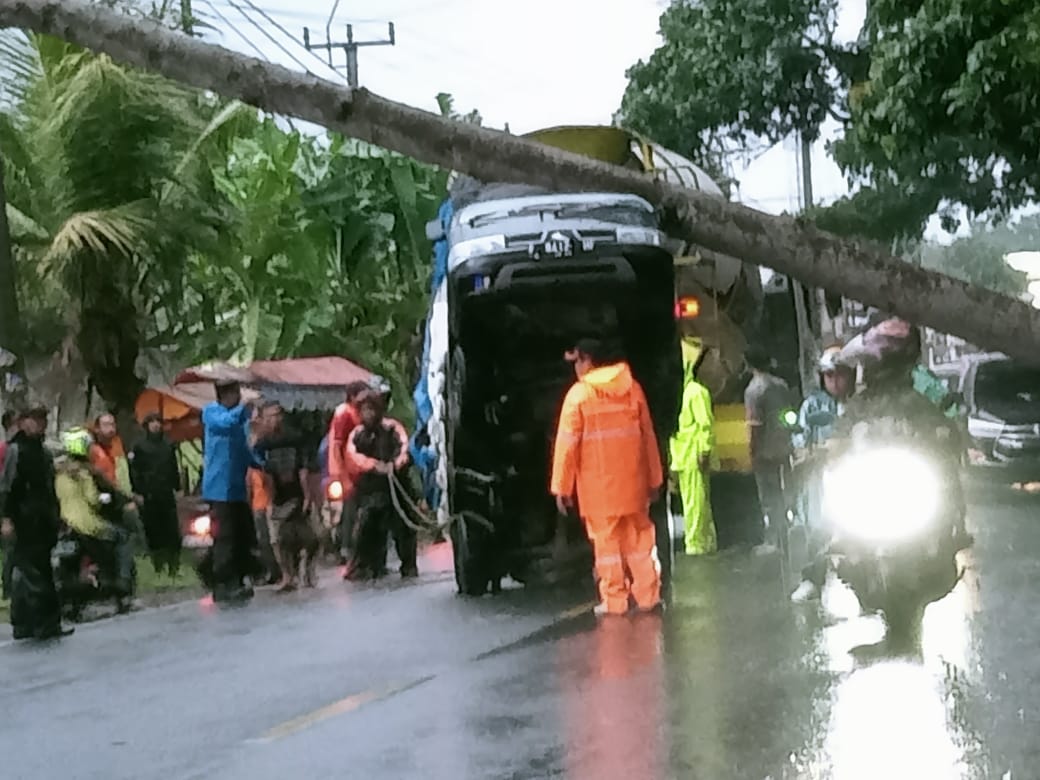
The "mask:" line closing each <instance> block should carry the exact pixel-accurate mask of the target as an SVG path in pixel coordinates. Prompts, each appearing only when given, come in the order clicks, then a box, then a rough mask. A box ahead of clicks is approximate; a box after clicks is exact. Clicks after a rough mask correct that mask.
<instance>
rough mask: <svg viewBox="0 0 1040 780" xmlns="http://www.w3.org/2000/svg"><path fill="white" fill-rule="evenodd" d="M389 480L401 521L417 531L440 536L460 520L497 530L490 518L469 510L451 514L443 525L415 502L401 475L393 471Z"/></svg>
mask: <svg viewBox="0 0 1040 780" xmlns="http://www.w3.org/2000/svg"><path fill="white" fill-rule="evenodd" d="M473 474H474V475H477V476H480V477H484V478H485V479H493V478H491V477H486V476H485V475H482V474H477V473H476V472H473ZM387 480H388V482H389V484H390V500H391V502H392V503H393V506H394V510H395V511H396V512H397V514H398V516H399V517H400V518H401V521H402V522H403V523H404V524H405V525H406V526H408V528H410V529H411V530H413V531H415V532H416V533H420V532H424V531H425V532H426V533H430V534H433V535H435V536H440V535H442V534H446V533H447V532H448V530H449V529H450V527H451V524H452V523H454V522H456V521H458V520H462V521H463V522H465V521H466V520H472V521H473V522H476V523H477V524H478V525H482V526H484V527H485V528H486V529H487V530H488V531H490V532H491V533H494V532H495V526H494V525H492V523H491V521H490V520H488V519H487V518H486V517H482V516H481V515H479V514H477V513H476V512H472V511H469V510H463V511H461V512H456V513H454V514H451V515H449V516H448V520H447V522H446V523H444V524H443V525H442V524H441V523H439V522H438V521H437V519H436V518H435V517H433V516H432V515H431V514H430V513H429V512H428V511H426V510H425V509H423V507H421V506H419V505H418V504H417V503H416V502H415V500H414V499H412V497H411V496H410V495H408V491H407V490H405V487H404V485H403V484H402V483H401V479H400V477H398V476H397V474H396V473H394V472H391V473H390V474H388V475H387ZM402 499H403V501H402ZM406 507H407V509H408V510H411V512H413V513H414V515H415V517H416V520H413V519H412V518H411V517H409V515H408V511H406Z"/></svg>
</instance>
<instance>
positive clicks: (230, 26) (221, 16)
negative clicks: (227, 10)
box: [202, 0, 269, 62]
mask: <svg viewBox="0 0 1040 780" xmlns="http://www.w3.org/2000/svg"><path fill="white" fill-rule="evenodd" d="M202 1H203V2H204V3H205V4H206V5H208V6H209V7H210V10H211V11H213V13H214V14H216V15H217V18H219V19H220V20H221V21H222V22H223V23H224V24H225V25H227V27H228V29H230V30H231V31H232V32H233V33H234V34H235V35H237V36H238V37H239V38H240V39H241V40H242V41H244V42H245V43H246V45H248V46H249V47H250V48H251V49H252V50H253V51H254V52H256V54H257V56H258V57H260V59H262V60H264V61H267V62H269V60H268V59H267V55H266V54H264V52H263V51H262V50H261V49H260V47H259V46H257V45H256V44H255V43H253V39H252V38H249V37H247V36H245V35H243V34H242V33H240V32H239V31H238V28H237V27H235V25H233V24H231V20H230V19H228V18H227V17H226V16H224V14H222V13H221V12H220V11H218V10H217V8H216V6H215V5H213V3H212V2H210V0H202Z"/></svg>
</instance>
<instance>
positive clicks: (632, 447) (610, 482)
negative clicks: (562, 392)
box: [550, 363, 663, 613]
mask: <svg viewBox="0 0 1040 780" xmlns="http://www.w3.org/2000/svg"><path fill="white" fill-rule="evenodd" d="M662 482H663V474H662V469H661V457H660V450H659V449H658V442H657V436H656V434H655V432H654V426H653V420H652V419H651V417H650V409H649V407H648V405H647V401H646V396H645V394H644V393H643V389H642V388H641V387H640V386H639V383H638V382H637V381H636V380H635V378H634V377H633V376H632V373H631V370H630V369H629V367H628V365H627V364H626V363H616V364H614V365H609V366H603V367H600V368H595V369H593V370H591V371H589V372H588V373H586V374H585V375H584V376H582V377H580V378H579V380H578V381H577V382H576V383H575V384H574V386H573V387H572V388H571V389H570V390H569V391H568V393H567V396H566V398H565V399H564V402H563V408H562V409H561V411H560V423H559V427H558V428H557V432H556V445H555V448H554V452H553V468H552V478H551V483H550V491H551V492H552V494H553V495H555V496H565V497H571V498H573V497H577V501H578V511H579V512H580V514H581V516H582V517H583V518H584V520H585V526H586V529H587V531H588V534H589V538H590V539H591V540H592V545H593V550H594V552H595V555H596V575H597V577H598V579H599V588H600V596H601V598H602V601H603V604H604V606H605V607H606V609H607V610H608V611H609V612H612V613H624V612H627V611H628V601H629V595H630V594H631V596H632V597H633V598H634V599H635V601H636V604H637V605H638V606H640V607H642V608H646V609H649V608H651V607H654V606H656V605H657V604H658V602H659V601H660V591H661V580H660V565H659V563H658V560H657V550H656V540H655V534H654V525H653V523H652V522H651V520H650V517H649V509H650V493H651V491H653V490H655V489H657V488H659V487H661V483H662Z"/></svg>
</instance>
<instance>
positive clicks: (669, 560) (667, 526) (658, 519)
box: [650, 491, 675, 598]
mask: <svg viewBox="0 0 1040 780" xmlns="http://www.w3.org/2000/svg"><path fill="white" fill-rule="evenodd" d="M666 492H667V491H666ZM650 518H651V519H652V520H653V521H654V529H655V530H656V532H657V558H658V560H659V561H660V564H661V597H662V598H667V596H668V595H669V594H670V593H671V587H672V570H673V568H674V567H675V539H674V538H673V536H672V524H671V512H670V511H669V508H668V498H667V495H666V496H665V497H663V498H661V500H659V501H657V502H656V503H655V504H654V505H653V506H652V507H650Z"/></svg>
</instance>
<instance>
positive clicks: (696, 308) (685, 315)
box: [675, 295, 701, 320]
mask: <svg viewBox="0 0 1040 780" xmlns="http://www.w3.org/2000/svg"><path fill="white" fill-rule="evenodd" d="M700 313H701V302H700V300H699V299H698V298H697V297H696V296H693V295H687V296H684V297H682V298H680V299H679V300H677V301H676V302H675V319H677V320H692V319H696V318H697V317H699V316H700Z"/></svg>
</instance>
